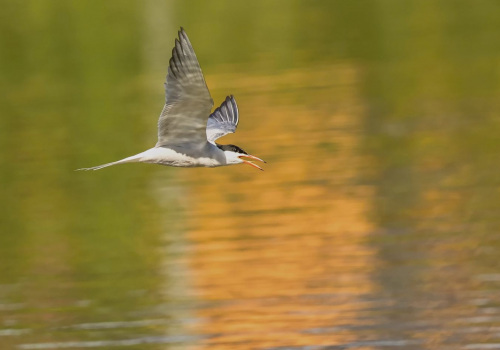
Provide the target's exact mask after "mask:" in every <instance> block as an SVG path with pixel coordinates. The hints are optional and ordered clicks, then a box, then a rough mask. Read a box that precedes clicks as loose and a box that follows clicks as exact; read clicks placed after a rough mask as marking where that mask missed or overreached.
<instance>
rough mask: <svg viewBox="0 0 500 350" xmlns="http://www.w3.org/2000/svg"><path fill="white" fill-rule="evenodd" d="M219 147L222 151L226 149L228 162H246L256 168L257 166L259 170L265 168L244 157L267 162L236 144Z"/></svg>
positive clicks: (225, 153)
mask: <svg viewBox="0 0 500 350" xmlns="http://www.w3.org/2000/svg"><path fill="white" fill-rule="evenodd" d="M217 147H219V148H220V149H221V150H222V151H224V155H225V156H226V162H227V164H240V163H245V164H248V165H251V166H253V167H254V168H257V169H259V170H264V169H262V168H261V167H260V166H258V165H257V164H255V163H253V162H251V161H249V160H247V159H244V158H250V159H254V160H258V161H260V162H263V163H265V161H263V160H262V159H260V158H257V157H255V156H252V155H251V154H248V153H247V152H245V151H244V150H242V149H241V148H239V147H238V146H235V145H217Z"/></svg>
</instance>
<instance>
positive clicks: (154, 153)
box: [141, 147, 223, 168]
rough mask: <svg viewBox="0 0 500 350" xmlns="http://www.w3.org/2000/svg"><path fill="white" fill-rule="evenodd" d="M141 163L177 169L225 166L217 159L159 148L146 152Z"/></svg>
mask: <svg viewBox="0 0 500 350" xmlns="http://www.w3.org/2000/svg"><path fill="white" fill-rule="evenodd" d="M141 161H143V162H145V163H155V164H161V165H167V166H175V167H184V168H190V167H216V166H221V165H223V164H222V163H221V162H219V161H218V160H217V159H215V158H212V157H208V156H197V155H188V154H184V153H182V151H179V150H174V149H170V148H164V147H158V148H152V149H149V150H148V151H146V152H144V156H143V158H142V159H141Z"/></svg>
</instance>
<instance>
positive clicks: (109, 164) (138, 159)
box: [76, 152, 144, 171]
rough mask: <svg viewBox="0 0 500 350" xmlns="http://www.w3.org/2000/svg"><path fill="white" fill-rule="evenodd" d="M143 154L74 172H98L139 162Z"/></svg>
mask: <svg viewBox="0 0 500 350" xmlns="http://www.w3.org/2000/svg"><path fill="white" fill-rule="evenodd" d="M143 153H144V152H143ZM143 153H139V154H136V155H135V156H131V157H128V158H124V159H120V160H117V161H116V162H111V163H106V164H101V165H98V166H94V167H91V168H81V169H76V170H77V171H78V170H85V171H87V170H99V169H102V168H107V167H108V166H112V165H117V164H123V163H134V162H140V161H141V158H142V155H143Z"/></svg>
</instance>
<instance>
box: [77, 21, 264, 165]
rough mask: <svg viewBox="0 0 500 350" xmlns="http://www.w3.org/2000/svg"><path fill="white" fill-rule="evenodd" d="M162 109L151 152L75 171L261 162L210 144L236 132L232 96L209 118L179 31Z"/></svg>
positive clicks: (195, 66) (208, 102)
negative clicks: (126, 165) (125, 165)
mask: <svg viewBox="0 0 500 350" xmlns="http://www.w3.org/2000/svg"><path fill="white" fill-rule="evenodd" d="M165 99H166V102H165V106H164V107H163V110H162V112H161V114H160V118H159V120H158V142H157V143H156V145H155V146H154V147H153V148H150V149H148V150H147V151H144V152H142V153H139V154H136V155H133V156H131V157H127V158H124V159H121V160H118V161H116V162H111V163H106V164H102V165H98V166H95V167H91V168H82V169H77V170H99V169H102V168H106V167H108V166H112V165H117V164H123V163H133V162H141V163H153V164H160V165H168V166H175V167H219V166H225V165H232V164H241V163H245V164H248V165H251V166H253V167H255V168H257V169H260V170H263V169H262V168H261V167H260V166H258V165H257V164H255V163H253V162H251V161H250V160H248V159H245V158H249V159H253V160H258V161H261V162H264V163H265V161H263V160H262V159H260V158H257V157H256V156H253V155H251V154H248V153H247V152H245V151H244V150H242V149H241V148H240V147H238V146H235V145H221V144H218V143H216V142H215V141H216V140H217V139H219V138H220V137H222V136H224V135H227V134H229V133H234V132H235V131H236V127H237V126H238V121H239V114H238V106H237V105H236V100H235V99H234V97H233V96H232V95H230V96H228V97H226V99H225V101H224V102H222V104H221V105H220V106H219V107H218V108H216V109H215V110H214V111H213V112H212V113H210V112H211V111H212V107H213V105H214V101H213V100H212V97H211V96H210V92H209V91H208V87H207V84H206V82H205V78H204V77H203V73H202V72H201V68H200V64H199V63H198V59H197V58H196V54H195V53H194V49H193V46H192V45H191V42H190V41H189V38H188V36H187V34H186V32H185V31H184V29H183V28H182V27H181V28H180V30H179V32H178V38H176V39H175V45H174V48H173V49H172V57H171V58H170V62H169V66H168V74H167V78H166V82H165Z"/></svg>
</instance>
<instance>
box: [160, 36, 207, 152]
mask: <svg viewBox="0 0 500 350" xmlns="http://www.w3.org/2000/svg"><path fill="white" fill-rule="evenodd" d="M178 36H179V38H176V39H175V45H174V48H173V49H172V57H171V58H170V61H169V66H168V74H167V78H166V82H165V100H166V101H165V106H164V107H163V110H162V112H161V114H160V118H159V120H158V142H157V144H156V146H157V147H159V146H165V145H169V144H182V143H191V144H199V145H202V144H203V145H204V144H205V143H206V141H207V139H206V123H207V116H208V115H209V114H210V111H211V110H212V107H213V100H212V97H211V96H210V92H209V91H208V88H207V84H206V82H205V78H204V77H203V73H202V71H201V68H200V64H199V63H198V59H197V58H196V54H195V52H194V49H193V46H192V45H191V42H190V41H189V38H188V36H187V34H186V32H185V31H184V29H183V28H182V27H181V29H180V30H179V33H178Z"/></svg>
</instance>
